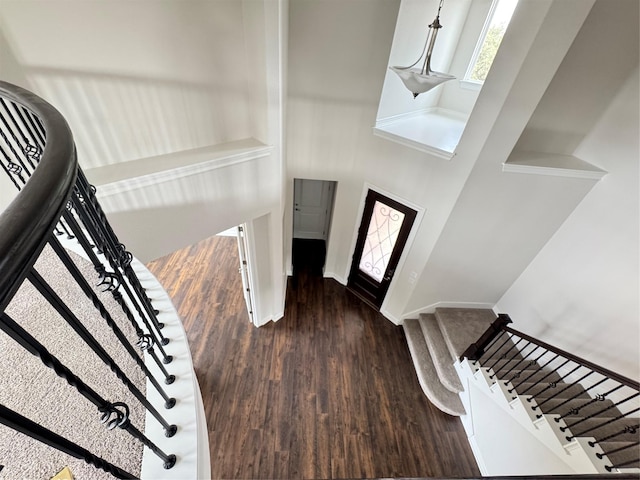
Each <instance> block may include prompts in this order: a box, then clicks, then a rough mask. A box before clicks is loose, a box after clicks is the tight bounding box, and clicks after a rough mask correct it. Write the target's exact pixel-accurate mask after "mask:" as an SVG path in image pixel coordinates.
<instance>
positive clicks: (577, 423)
mask: <svg viewBox="0 0 640 480" xmlns="http://www.w3.org/2000/svg"><path fill="white" fill-rule="evenodd" d="M639 395H640V393H636V394H635V395H631V396H629V397H627V398H625V399H624V400H621V401H619V402H618V403H614V404H613V405H610V406H608V407H607V408H603V409H602V410H600V411H599V412H595V413H592V414H591V415H588V416H585V417H582V418H581V419H580V420H577V421H575V422H573V423H571V424H567V426H566V427H560V431H562V432H564V431H565V430H567V429H570V428H573V427H575V426H576V425H579V424H581V423H582V422H584V421H586V420H589V419H590V418H594V417H597V416H599V415H600V414H602V413H604V412H606V411H608V410H611V409H612V408H616V407H619V406H620V405H622V404H623V403H625V402H628V401H629V400H632V399H634V398H636V397H637V396H639Z"/></svg>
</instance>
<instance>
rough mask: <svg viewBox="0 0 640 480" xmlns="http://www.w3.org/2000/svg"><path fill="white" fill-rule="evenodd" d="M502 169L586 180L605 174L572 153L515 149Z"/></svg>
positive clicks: (597, 178) (598, 178) (599, 177)
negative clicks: (516, 150) (520, 150)
mask: <svg viewBox="0 0 640 480" xmlns="http://www.w3.org/2000/svg"><path fill="white" fill-rule="evenodd" d="M502 171H503V172H505V173H526V174H533V175H551V176H555V177H571V178H583V179H587V180H600V179H602V177H604V176H605V175H606V174H607V172H606V171H604V170H601V169H600V168H598V167H596V166H594V165H591V164H590V163H587V162H585V161H584V160H581V159H579V158H578V157H574V156H573V155H563V154H556V153H546V152H515V151H514V152H513V153H512V154H511V156H510V157H509V159H508V160H507V161H506V162H505V163H503V164H502Z"/></svg>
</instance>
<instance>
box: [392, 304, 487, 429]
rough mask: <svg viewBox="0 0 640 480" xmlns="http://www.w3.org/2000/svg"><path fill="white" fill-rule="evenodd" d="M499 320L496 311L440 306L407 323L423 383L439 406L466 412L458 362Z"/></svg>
mask: <svg viewBox="0 0 640 480" xmlns="http://www.w3.org/2000/svg"><path fill="white" fill-rule="evenodd" d="M495 319H496V315H495V313H493V311H492V310H482V309H463V308H437V309H436V312H435V314H426V313H422V314H420V317H419V318H418V319H407V320H405V321H404V323H403V328H404V332H405V335H406V337H407V344H408V345H409V351H410V352H411V358H412V359H413V363H414V366H415V368H416V373H417V374H418V380H419V382H420V386H421V387H422V390H423V391H424V393H425V395H426V396H427V398H428V399H429V400H430V401H431V403H433V404H434V405H435V406H436V407H438V408H439V409H440V410H442V411H443V412H445V413H448V414H449V415H454V416H457V417H459V416H461V415H464V414H465V413H466V412H465V409H464V406H463V405H462V401H461V400H460V397H459V394H460V393H461V392H462V391H463V390H464V388H463V386H462V383H461V381H460V377H459V375H458V373H457V372H456V369H455V368H454V362H455V361H456V360H457V359H458V357H460V355H462V353H463V352H464V351H465V349H466V348H467V347H468V346H469V345H470V344H471V343H473V342H475V341H476V340H477V339H478V338H480V336H481V335H482V334H483V333H484V331H485V330H486V329H487V328H488V327H489V326H490V325H491V323H492V322H493V321H494V320H495Z"/></svg>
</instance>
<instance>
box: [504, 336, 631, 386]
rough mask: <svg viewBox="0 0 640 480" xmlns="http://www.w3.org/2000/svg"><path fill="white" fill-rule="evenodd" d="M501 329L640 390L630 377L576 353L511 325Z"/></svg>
mask: <svg viewBox="0 0 640 480" xmlns="http://www.w3.org/2000/svg"><path fill="white" fill-rule="evenodd" d="M503 330H504V331H505V332H509V333H512V334H514V335H518V336H519V337H521V338H523V339H524V340H527V341H529V342H531V343H535V344H536V345H539V346H541V347H542V348H545V349H547V350H548V351H550V352H553V353H557V354H558V355H560V356H562V357H564V358H566V359H568V360H571V361H572V362H575V363H579V364H580V365H582V366H583V367H587V368H590V369H591V370H593V371H594V372H597V373H599V374H601V375H604V376H605V377H607V378H610V379H611V380H615V381H616V382H619V383H621V384H623V385H626V386H628V387H631V388H634V389H636V390H640V383H639V382H637V381H635V380H632V379H631V378H627V377H625V376H623V375H620V374H619V373H616V372H613V371H611V370H609V369H607V368H604V367H601V366H600V365H597V364H595V363H593V362H590V361H589V360H585V359H584V358H582V357H578V356H577V355H574V354H572V353H569V352H567V351H565V350H562V349H561V348H558V347H554V346H553V345H549V344H548V343H545V342H543V341H541V340H538V339H537V338H535V337H532V336H531V335H527V334H526V333H523V332H520V331H519V330H516V329H515V328H511V327H507V326H505V327H504V328H503Z"/></svg>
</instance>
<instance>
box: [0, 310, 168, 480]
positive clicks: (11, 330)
mask: <svg viewBox="0 0 640 480" xmlns="http://www.w3.org/2000/svg"><path fill="white" fill-rule="evenodd" d="M0 330H2V331H3V332H5V333H6V334H7V335H9V337H11V338H12V339H13V340H15V341H16V342H18V344H20V346H22V347H23V348H24V349H25V350H27V351H28V352H29V353H31V354H32V355H35V356H36V357H38V358H39V359H40V360H41V361H42V363H44V364H45V365H46V366H47V367H49V368H51V369H52V370H53V371H54V372H56V374H57V375H58V376H59V377H60V378H63V379H64V380H65V381H66V382H67V383H68V384H69V385H71V386H72V387H75V389H76V390H77V391H78V393H80V394H81V395H82V396H83V397H84V398H86V399H87V400H89V401H90V402H91V403H93V404H94V405H95V406H96V407H97V408H98V410H99V411H105V410H109V409H110V408H111V405H113V403H111V402H108V401H107V400H105V399H104V398H103V397H102V396H101V395H100V394H99V393H98V392H96V391H95V390H93V389H92V388H91V387H90V386H89V385H87V384H86V383H84V381H82V379H81V378H80V377H78V376H77V375H75V374H74V373H73V372H72V371H71V370H70V369H69V368H67V367H66V366H65V365H64V364H63V363H62V362H60V360H58V359H57V358H56V357H55V356H54V355H52V354H51V353H50V352H49V351H48V350H47V349H46V347H45V346H44V345H42V344H41V343H40V342H39V341H38V340H36V339H35V338H34V337H33V336H32V335H31V334H30V333H29V332H27V331H26V330H25V329H24V328H22V327H21V326H20V325H19V324H18V323H17V322H16V321H15V320H13V319H12V318H11V317H10V316H9V315H7V314H6V313H2V315H0ZM120 428H122V429H124V430H126V431H127V432H129V433H130V434H131V435H132V436H133V437H135V438H136V439H138V440H139V441H140V442H142V443H143V444H144V445H145V446H147V447H148V448H149V449H150V450H151V451H153V452H154V453H155V454H156V455H157V456H159V457H160V458H161V459H162V460H163V461H164V462H165V468H171V467H172V466H173V465H175V461H176V457H175V455H167V454H166V453H164V452H163V451H162V450H160V448H158V446H157V445H155V444H154V443H153V442H152V441H151V440H149V439H148V438H147V437H146V436H145V435H144V434H143V433H142V432H140V430H138V429H137V428H136V427H135V426H134V425H133V424H132V423H131V422H125V423H123V424H122V425H120ZM125 478H126V477H125Z"/></svg>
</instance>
